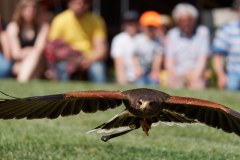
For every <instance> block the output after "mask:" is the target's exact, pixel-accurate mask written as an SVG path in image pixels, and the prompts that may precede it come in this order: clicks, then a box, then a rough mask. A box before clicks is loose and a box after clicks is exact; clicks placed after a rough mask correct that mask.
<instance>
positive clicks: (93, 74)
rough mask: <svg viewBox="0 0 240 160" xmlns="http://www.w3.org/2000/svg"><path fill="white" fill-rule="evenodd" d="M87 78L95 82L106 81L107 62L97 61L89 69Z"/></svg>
mask: <svg viewBox="0 0 240 160" xmlns="http://www.w3.org/2000/svg"><path fill="white" fill-rule="evenodd" d="M87 78H88V79H89V80H90V81H92V82H95V83H105V82H106V64H105V63H104V62H103V61H100V62H95V63H93V64H91V65H90V67H89V68H88V69H87Z"/></svg>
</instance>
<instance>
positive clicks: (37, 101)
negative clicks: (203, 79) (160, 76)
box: [0, 88, 240, 141]
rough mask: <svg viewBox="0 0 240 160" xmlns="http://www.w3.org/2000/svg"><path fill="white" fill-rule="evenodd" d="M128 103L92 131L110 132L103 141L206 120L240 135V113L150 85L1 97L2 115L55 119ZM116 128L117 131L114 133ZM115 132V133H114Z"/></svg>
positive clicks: (204, 122) (18, 117) (205, 122)
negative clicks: (165, 125)
mask: <svg viewBox="0 0 240 160" xmlns="http://www.w3.org/2000/svg"><path fill="white" fill-rule="evenodd" d="M122 103H123V104H124V105H125V109H124V110H123V111H122V112H121V113H119V114H117V115H116V116H114V117H113V118H112V119H110V120H109V121H107V122H106V123H103V124H101V125H99V126H98V127H96V128H94V129H93V130H91V131H90V132H94V131H96V132H99V133H108V134H106V135H104V136H102V138H101V139H102V140H103V141H108V140H110V139H112V138H114V137H118V136H121V135H123V134H126V133H128V132H130V131H133V130H136V129H139V128H142V130H143V131H144V132H145V133H146V135H148V132H149V130H150V129H151V127H152V126H153V125H154V124H155V123H158V122H164V123H169V122H171V123H178V124H193V123H203V124H205V125H207V126H210V127H214V128H217V129H222V130H223V131H225V132H227V133H232V132H233V133H235V134H237V135H238V136H240V113H238V112H236V111H234V110H232V109H230V108H228V107H225V106H223V105H221V104H217V103H214V102H210V101H206V100H201V99H195V98H187V97H179V96H171V95H169V94H166V93H164V92H161V91H158V90H152V89H146V88H140V89H132V90H127V91H123V92H121V91H105V90H98V91H80V92H68V93H64V94H55V95H46V96H35V97H27V98H14V97H12V98H11V99H1V100H0V118H1V119H22V118H27V119H40V118H49V119H55V118H57V117H59V116H63V117H64V116H70V115H76V114H79V113H80V112H81V111H82V112H85V113H95V112H97V111H106V110H108V109H114V108H116V107H119V106H121V104H122ZM112 132H113V133H112ZM110 133H111V134H110Z"/></svg>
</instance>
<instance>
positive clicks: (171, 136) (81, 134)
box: [0, 80, 240, 160]
mask: <svg viewBox="0 0 240 160" xmlns="http://www.w3.org/2000/svg"><path fill="white" fill-rule="evenodd" d="M131 88H135V86H124V87H123V86H119V85H115V84H108V85H93V84H90V83H83V82H71V83H56V82H47V81H34V82H31V83H28V84H19V83H17V82H16V81H14V80H1V81H0V90H1V91H3V92H5V93H8V94H10V95H13V96H17V97H25V96H35V95H45V94H55V93H62V92H68V91H79V90H94V89H107V90H126V89H131ZM156 89H159V90H162V91H164V92H167V93H169V94H173V95H179V96H192V97H197V98H203V99H207V100H212V101H216V102H218V103H221V104H224V105H227V106H230V107H231V108H234V109H235V110H238V111H240V105H239V102H240V93H236V92H235V93H234V92H232V93H231V92H224V91H218V90H215V89H208V90H206V91H194V90H170V89H166V88H156ZM0 98H6V97H5V96H4V95H1V96H0ZM123 108H124V107H123V106H121V107H120V108H118V109H115V110H108V111H107V112H97V113H95V114H84V113H81V114H80V115H78V116H71V117H66V118H58V119H56V120H47V119H43V120H31V121H30V120H0V159H4V160H5V159H7V160H12V159H16V160H22V159H24V160H28V159H29V160H40V159H43V160H46V159H50V160H51V159H53V160H56V159H59V160H65V159H66V160H77V159H79V160H91V159H96V160H125V159H126V160H145V159H146V160H151V159H152V160H191V159H192V160H226V159H227V160H239V159H240V138H239V137H237V136H236V135H235V134H227V133H224V132H223V131H221V130H216V129H213V128H210V127H206V126H201V125H200V126H187V127H185V128H182V127H179V126H172V127H169V126H165V125H159V126H158V127H155V128H153V129H152V130H151V131H150V136H149V137H147V136H145V134H144V133H143V132H142V131H141V130H138V131H135V132H132V133H129V134H127V135H124V136H122V137H119V138H116V139H113V140H111V141H110V142H107V143H104V142H102V141H101V140H100V139H99V138H100V137H101V135H98V134H86V132H87V131H88V130H90V129H92V128H94V127H96V126H97V125H99V124H101V123H103V122H105V121H106V120H108V119H110V118H111V117H112V116H113V115H114V114H116V113H118V112H120V111H121V110H123Z"/></svg>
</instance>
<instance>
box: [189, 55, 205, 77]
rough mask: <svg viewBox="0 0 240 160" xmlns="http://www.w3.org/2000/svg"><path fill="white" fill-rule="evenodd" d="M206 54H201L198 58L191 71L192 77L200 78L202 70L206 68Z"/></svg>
mask: <svg viewBox="0 0 240 160" xmlns="http://www.w3.org/2000/svg"><path fill="white" fill-rule="evenodd" d="M207 58H208V57H207V55H201V56H199V58H198V61H197V64H196V67H195V68H194V71H193V77H192V78H197V79H198V78H201V77H202V75H203V73H204V70H205V69H206V65H207Z"/></svg>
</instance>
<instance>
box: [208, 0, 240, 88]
mask: <svg viewBox="0 0 240 160" xmlns="http://www.w3.org/2000/svg"><path fill="white" fill-rule="evenodd" d="M234 8H235V9H236V12H237V14H238V19H237V20H235V21H232V22H229V23H227V24H225V25H223V26H222V27H220V28H219V29H218V30H217V32H216V35H215V37H214V40H213V46H212V49H213V52H214V55H213V69H214V71H215V73H216V75H217V87H218V88H219V89H227V90H231V91H236V90H240V0H236V1H235V3H234Z"/></svg>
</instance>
